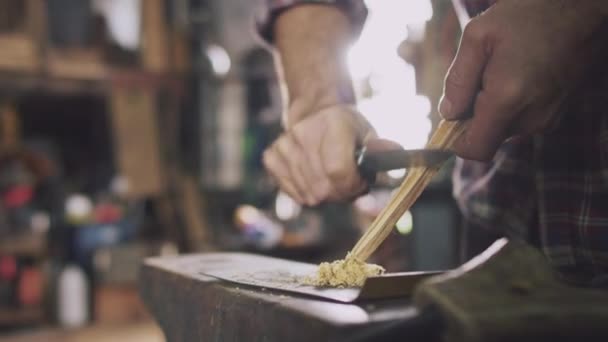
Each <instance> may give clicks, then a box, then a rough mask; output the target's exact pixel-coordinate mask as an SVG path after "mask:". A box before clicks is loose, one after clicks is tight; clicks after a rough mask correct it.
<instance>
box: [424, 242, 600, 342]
mask: <svg viewBox="0 0 608 342" xmlns="http://www.w3.org/2000/svg"><path fill="white" fill-rule="evenodd" d="M414 301H415V303H416V305H417V306H418V307H419V308H421V309H422V310H423V311H424V310H425V309H431V310H436V311H439V313H440V315H441V316H442V318H443V321H444V324H445V334H444V335H443V340H445V341H448V342H460V341H467V342H469V341H471V342H477V341H479V342H481V341H484V342H486V341H501V342H502V341H534V342H538V341H585V342H587V341H608V291H604V290H599V289H589V288H580V287H573V286H569V285H568V284H566V283H564V282H563V281H561V280H560V279H559V277H558V275H557V274H556V272H555V271H554V270H553V269H552V267H551V265H550V264H549V262H548V260H547V259H546V258H545V257H544V256H543V254H542V253H541V252H540V251H539V250H538V249H536V248H534V247H532V246H530V245H528V244H526V243H524V242H520V241H509V240H506V239H502V240H498V241H497V242H496V243H494V245H492V246H491V247H490V248H489V249H488V250H486V251H485V252H484V253H482V254H481V255H479V256H477V257H476V258H474V259H472V260H471V261H469V262H468V263H466V264H464V265H463V266H461V267H460V268H458V269H456V270H454V271H450V272H448V273H445V274H443V275H440V276H436V277H433V278H431V279H429V280H427V281H425V282H424V283H423V284H421V285H420V286H419V287H418V288H417V290H416V292H415V296H414Z"/></svg>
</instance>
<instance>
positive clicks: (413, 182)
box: [350, 121, 466, 261]
mask: <svg viewBox="0 0 608 342" xmlns="http://www.w3.org/2000/svg"><path fill="white" fill-rule="evenodd" d="M465 129H466V122H464V121H442V122H441V123H440V124H439V126H438V127H437V129H436V130H435V132H434V133H433V135H432V136H431V139H430V140H429V142H428V144H427V148H433V149H451V148H452V145H453V143H454V141H456V139H458V138H459V137H460V136H461V135H462V134H463V133H464V131H465ZM440 168H441V166H436V167H432V168H429V167H417V168H410V169H409V170H408V173H407V175H406V176H405V179H404V180H403V183H401V186H399V189H398V190H397V192H396V193H395V195H394V196H393V197H392V198H391V200H390V202H389V203H388V205H387V206H386V207H385V208H384V209H383V210H382V211H381V212H380V214H379V215H378V217H376V219H375V220H374V222H372V225H371V226H370V227H369V228H368V229H367V231H366V232H365V233H364V234H363V236H362V237H361V239H359V241H358V242H357V244H356V245H355V247H354V248H353V249H352V251H351V253H350V257H351V258H357V259H359V260H361V261H366V260H367V259H368V258H369V257H370V256H371V255H372V253H374V251H376V249H377V248H378V246H380V244H381V243H382V242H383V241H384V240H385V239H386V237H387V236H388V235H389V234H390V232H391V231H392V230H393V227H394V226H395V224H396V223H397V221H398V220H399V219H400V218H401V216H403V214H404V213H405V212H406V211H407V210H408V209H409V208H410V207H411V206H412V204H414V202H415V201H416V199H418V197H419V196H420V194H421V193H422V191H423V190H424V189H425V188H426V186H427V185H428V184H429V183H430V181H431V179H432V178H433V176H435V174H437V172H438V171H439V169H440Z"/></svg>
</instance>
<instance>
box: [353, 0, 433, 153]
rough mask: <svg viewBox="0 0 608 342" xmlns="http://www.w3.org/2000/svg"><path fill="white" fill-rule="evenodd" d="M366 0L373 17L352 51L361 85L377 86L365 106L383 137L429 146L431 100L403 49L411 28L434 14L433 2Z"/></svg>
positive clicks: (362, 107) (355, 75)
mask: <svg viewBox="0 0 608 342" xmlns="http://www.w3.org/2000/svg"><path fill="white" fill-rule="evenodd" d="M366 4H367V6H368V9H369V16H368V19H367V22H366V24H365V27H364V29H363V31H362V33H361V37H360V39H359V40H358V41H357V43H356V44H355V45H354V46H353V47H352V48H351V50H350V51H349V53H348V55H347V64H348V68H349V70H350V72H351V76H352V78H353V81H354V82H355V84H356V85H360V84H362V83H367V84H368V85H369V88H371V96H370V97H368V98H365V99H362V100H361V101H360V103H359V110H360V111H361V113H362V114H363V115H364V116H365V117H366V118H367V119H368V120H369V121H370V123H371V124H372V126H374V128H375V129H376V131H377V132H378V134H379V135H380V137H382V138H385V139H390V140H393V141H395V142H397V143H399V144H400V145H401V146H403V147H404V148H421V147H424V145H425V144H426V142H427V140H428V136H429V133H430V131H431V122H430V119H429V113H430V112H431V105H430V101H429V100H428V98H426V97H424V96H420V95H418V94H417V92H416V74H415V71H414V68H413V67H412V66H411V65H409V64H408V63H406V62H405V61H404V60H402V59H401V57H399V55H398V54H397V50H398V47H399V45H400V44H401V43H402V42H403V41H404V40H405V39H406V38H408V34H410V33H411V32H409V31H408V27H410V28H411V27H424V23H425V22H426V21H428V20H429V19H430V18H431V17H432V15H433V10H432V7H431V2H430V1H429V0H424V1H423V0H419V1H403V0H392V1H391V0H384V1H378V0H373V1H372V0H369V1H366ZM418 31H420V30H418ZM357 88H360V87H357Z"/></svg>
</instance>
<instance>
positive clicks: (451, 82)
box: [439, 0, 608, 160]
mask: <svg viewBox="0 0 608 342" xmlns="http://www.w3.org/2000/svg"><path fill="white" fill-rule="evenodd" d="M607 8H608V1H597V0H582V1H575V0H560V1H556V0H500V1H497V2H496V4H495V5H493V6H492V7H490V8H489V9H488V10H487V11H486V12H485V13H483V14H481V15H480V16H478V17H476V18H473V19H472V20H471V21H470V22H469V24H468V25H467V26H466V28H465V30H464V33H463V36H462V40H461V42H460V47H459V50H458V53H457V55H456V58H455V59H454V62H453V64H452V66H451V68H450V70H449V72H448V74H447V77H446V79H445V88H444V96H443V98H442V101H441V103H440V106H439V110H440V112H441V114H442V115H443V116H444V117H445V118H446V119H448V120H456V119H464V118H466V117H468V116H470V114H472V115H473V117H472V120H471V122H470V125H469V128H468V130H467V132H466V133H465V135H464V136H463V137H462V138H461V139H460V140H458V141H457V142H456V144H455V147H454V150H455V151H456V153H457V154H458V155H459V156H461V157H463V158H467V159H476V160H489V159H491V158H492V157H493V155H494V153H495V152H496V150H497V149H498V147H499V146H500V145H501V144H502V142H503V141H505V140H506V139H508V138H510V137H514V136H518V135H529V134H533V133H538V132H541V131H542V130H545V129H547V128H549V127H551V126H552V125H554V124H555V123H556V122H557V121H558V119H559V113H560V107H561V106H562V105H563V104H564V103H565V102H566V100H569V99H570V98H571V97H572V96H573V94H574V93H575V92H576V91H578V89H579V88H580V87H581V85H583V84H584V83H585V81H586V80H587V79H588V78H589V77H590V76H592V75H593V73H597V72H599V71H605V70H607V69H606V64H605V63H606V57H607V54H606V51H607V50H608V49H607V48H608V44H606V38H605V37H606V32H607V19H608V16H607V15H606V13H607V12H608V11H607ZM471 108H472V109H473V110H472V113H470V110H471Z"/></svg>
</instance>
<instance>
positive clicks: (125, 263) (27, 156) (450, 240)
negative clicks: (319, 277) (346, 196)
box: [0, 0, 461, 341]
mask: <svg viewBox="0 0 608 342" xmlns="http://www.w3.org/2000/svg"><path fill="white" fill-rule="evenodd" d="M366 3H367V5H368V7H369V10H370V13H369V17H368V22H367V24H366V26H365V28H364V30H363V33H362V35H361V38H360V39H359V40H358V41H357V42H356V43H355V44H354V45H353V46H352V48H351V50H350V51H349V53H348V66H349V69H350V70H351V73H352V76H353V80H354V83H355V87H356V90H357V94H358V96H359V99H360V102H359V103H360V104H359V108H360V110H361V111H362V113H364V114H365V115H366V116H367V117H368V119H369V120H370V121H371V122H372V124H373V125H374V127H375V128H376V129H377V130H378V132H379V134H380V135H381V136H382V137H384V138H388V139H392V140H395V141H397V142H399V143H400V144H401V145H402V146H403V147H405V148H420V147H422V146H424V144H425V142H426V140H427V139H428V136H429V133H430V132H431V130H432V129H433V127H435V125H436V124H437V122H438V115H437V112H436V110H435V108H436V106H437V102H438V99H439V95H440V93H441V86H442V80H443V75H444V73H445V70H446V69H447V67H448V66H449V63H450V61H451V58H452V56H453V55H454V52H455V49H456V46H457V42H458V38H459V34H460V29H459V24H458V19H457V17H456V15H455V13H454V11H453V9H452V5H451V2H449V1H444V0H433V1H431V0H424V1H423V0H418V1H402V0H390V1H388V0H385V1H373V0H372V1H366ZM262 7H263V0H258V1H244V0H91V1H88V0H23V1H13V0H0V334H1V335H0V338H2V340H7V341H38V340H40V341H54V340H57V341H98V340H99V341H110V340H122V341H140V340H141V341H162V340H163V336H162V333H161V331H160V329H159V328H158V327H157V326H156V325H155V323H154V322H153V319H152V318H151V317H150V315H149V314H148V313H147V312H146V309H145V307H144V305H143V304H142V302H141V301H140V299H139V295H138V286H145V284H139V285H138V283H137V278H138V277H137V273H138V268H139V266H140V263H141V261H142V259H143V258H145V257H148V256H156V255H174V254H178V253H196V252H205V251H218V250H238V251H248V252H255V253H259V254H266V255H271V256H279V257H282V258H288V259H294V260H301V261H306V262H312V263H317V262H320V261H325V260H333V259H336V258H340V257H342V256H344V255H345V253H346V251H347V250H348V249H349V248H351V247H352V246H353V245H354V243H355V242H356V241H357V238H358V237H359V236H360V234H361V232H362V231H363V230H364V229H366V228H367V227H368V226H369V224H370V223H371V221H372V220H373V218H374V216H375V215H377V214H378V213H379V211H380V210H381V208H382V207H383V206H384V205H385V204H386V203H387V202H388V199H389V197H390V195H391V192H392V190H393V189H394V187H395V186H396V185H398V184H399V182H400V180H401V179H402V178H403V175H404V171H397V172H392V173H391V178H392V184H391V186H385V187H382V188H374V189H372V191H371V192H370V193H369V194H367V195H365V196H363V197H361V198H360V199H358V200H357V201H356V202H354V203H351V204H347V203H345V204H326V205H322V206H320V207H318V208H302V207H300V206H298V205H297V204H296V203H295V202H294V201H293V200H291V199H290V198H289V197H288V196H287V195H285V194H283V193H280V192H278V191H277V188H276V186H275V185H274V184H273V183H272V181H271V179H270V178H269V176H268V175H267V174H266V173H265V172H264V169H263V166H262V164H261V154H262V152H263V150H264V148H265V147H266V146H268V145H269V143H271V142H272V141H273V140H274V139H275V138H276V137H277V136H278V134H279V133H280V131H281V125H280V115H281V109H282V104H281V99H280V87H281V85H280V84H278V82H277V79H276V76H275V73H274V66H273V59H272V55H271V53H270V52H269V51H268V50H267V49H266V48H265V47H264V46H262V44H260V40H259V39H258V38H257V37H256V36H255V34H254V29H253V28H254V18H255V16H256V15H259V14H260V13H261V11H262ZM450 171H451V170H450V169H449V168H446V169H444V171H443V172H442V174H441V175H440V176H439V177H437V178H436V180H435V181H434V182H433V183H432V185H431V186H430V187H429V188H428V190H427V191H426V192H425V193H424V194H423V195H422V197H421V198H420V200H419V201H418V202H417V203H416V205H415V206H414V207H413V208H412V210H411V211H409V212H408V213H406V215H404V216H403V217H402V219H401V220H400V221H399V223H398V224H397V226H396V228H395V231H394V233H393V234H392V235H391V236H390V237H389V238H388V240H387V241H386V242H385V243H384V245H383V246H382V247H381V248H380V250H379V251H378V253H376V255H375V257H374V259H373V261H374V262H376V263H380V264H382V265H384V266H385V267H386V268H387V269H388V270H389V271H403V270H441V269H448V268H451V267H454V266H455V265H457V263H458V262H459V258H458V251H459V240H460V239H459V235H460V232H461V222H460V216H459V213H458V210H457V208H456V205H455V203H454V201H453V200H452V197H451V183H450Z"/></svg>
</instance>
